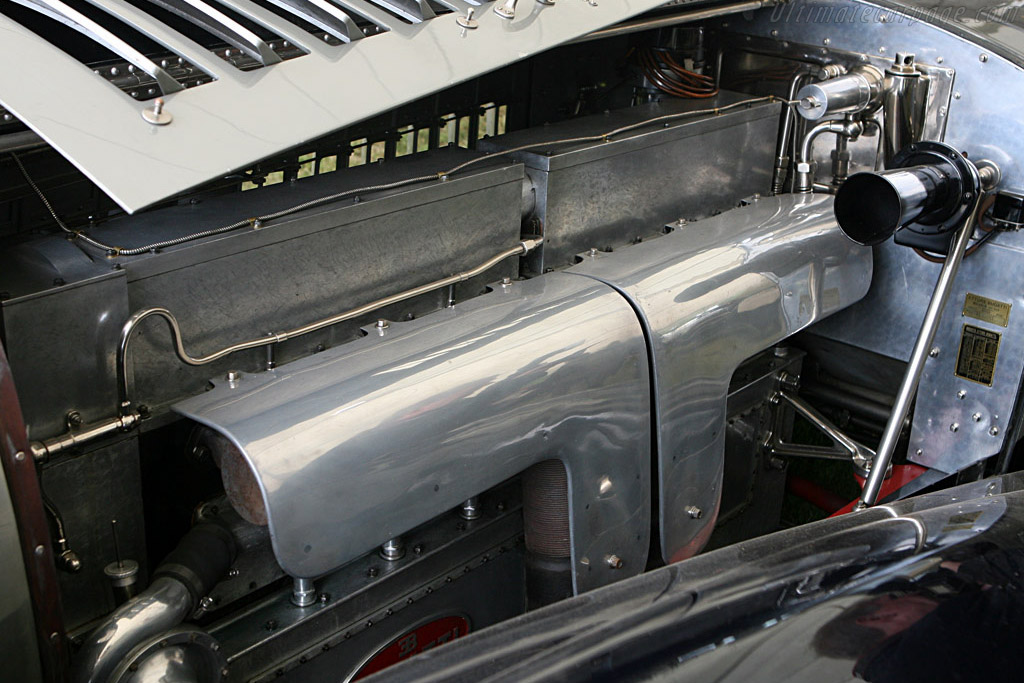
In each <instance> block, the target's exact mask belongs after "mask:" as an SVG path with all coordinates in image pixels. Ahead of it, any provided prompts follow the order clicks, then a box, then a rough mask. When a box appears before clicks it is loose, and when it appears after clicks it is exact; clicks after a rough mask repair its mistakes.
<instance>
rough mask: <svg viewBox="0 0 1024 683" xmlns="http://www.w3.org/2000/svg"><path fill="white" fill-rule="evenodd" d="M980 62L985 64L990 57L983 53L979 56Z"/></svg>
mask: <svg viewBox="0 0 1024 683" xmlns="http://www.w3.org/2000/svg"><path fill="white" fill-rule="evenodd" d="M978 61H979V62H981V63H982V64H984V63H985V62H987V61H988V55H987V54H985V53H984V52H982V53H981V54H980V55H978Z"/></svg>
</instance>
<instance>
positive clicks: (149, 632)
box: [74, 576, 195, 683]
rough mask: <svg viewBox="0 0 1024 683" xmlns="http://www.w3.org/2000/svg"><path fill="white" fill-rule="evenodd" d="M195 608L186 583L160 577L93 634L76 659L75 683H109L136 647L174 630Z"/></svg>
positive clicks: (122, 606)
mask: <svg viewBox="0 0 1024 683" xmlns="http://www.w3.org/2000/svg"><path fill="white" fill-rule="evenodd" d="M194 608H195V605H194V604H193V599H192V594H191V593H190V592H189V590H188V588H187V587H186V586H185V584H183V583H181V582H180V581H177V580H176V579H172V578H169V577H164V576H162V577H158V578H157V579H156V580H155V581H153V583H152V584H151V585H150V586H149V588H147V589H146V590H145V591H143V592H142V593H139V594H138V595H137V596H135V597H134V598H132V599H131V600H129V601H128V602H126V603H125V604H123V605H121V606H120V607H118V608H117V610H115V611H114V613H113V614H111V615H110V616H109V617H107V619H106V621H104V622H103V624H101V625H100V626H99V627H98V628H97V629H96V630H95V631H93V632H92V634H90V636H89V638H88V639H87V641H86V643H85V644H84V645H83V646H82V650H81V651H80V652H79V654H78V656H77V658H76V659H77V661H76V665H75V679H74V680H75V683H107V682H108V681H109V680H110V677H111V674H113V673H114V670H115V669H116V668H117V665H118V664H120V663H121V661H122V660H123V659H125V657H127V656H128V653H130V652H131V651H132V650H133V649H134V648H135V647H136V646H137V645H139V644H140V643H142V642H144V641H146V640H148V639H149V638H152V637H154V636H157V635H159V634H161V633H164V632H166V631H167V630H169V629H171V628H174V627H175V626H177V625H178V624H180V623H181V622H182V621H184V620H185V619H186V618H188V616H189V615H190V614H191V613H192V610H193V609H194Z"/></svg>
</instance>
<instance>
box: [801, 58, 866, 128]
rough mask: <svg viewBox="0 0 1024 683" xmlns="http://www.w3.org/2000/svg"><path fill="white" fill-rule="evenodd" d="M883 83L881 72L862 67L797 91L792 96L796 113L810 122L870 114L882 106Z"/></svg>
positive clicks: (864, 65)
mask: <svg viewBox="0 0 1024 683" xmlns="http://www.w3.org/2000/svg"><path fill="white" fill-rule="evenodd" d="M884 83H885V80H884V77H883V76H882V72H881V71H879V70H878V69H876V68H875V67H873V66H870V65H867V64H863V65H861V66H857V67H854V68H853V69H851V70H850V71H849V72H848V73H846V74H844V75H842V76H837V77H835V78H831V79H829V80H827V81H822V82H821V83H812V84H811V85H806V86H804V87H803V88H801V89H800V92H798V93H797V95H796V99H797V105H796V110H797V113H799V114H800V116H802V117H804V118H805V119H810V120H811V121H817V120H818V119H820V118H822V117H824V116H826V115H832V114H852V113H857V112H863V111H869V112H870V111H871V110H873V109H877V108H878V107H879V106H880V105H881V103H882V101H881V97H882V87H883V85H884Z"/></svg>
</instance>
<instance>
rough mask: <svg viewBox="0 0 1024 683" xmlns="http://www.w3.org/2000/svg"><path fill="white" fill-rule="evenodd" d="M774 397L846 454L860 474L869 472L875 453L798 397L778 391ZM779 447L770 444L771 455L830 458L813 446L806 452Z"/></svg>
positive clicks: (801, 447)
mask: <svg viewBox="0 0 1024 683" xmlns="http://www.w3.org/2000/svg"><path fill="white" fill-rule="evenodd" d="M776 396H777V397H778V399H779V400H781V401H785V402H786V403H787V404H788V405H789V406H790V407H792V408H793V410H795V411H796V412H797V413H798V414H799V415H800V416H801V417H803V418H804V419H805V420H807V421H808V422H810V423H811V424H812V425H814V426H815V427H816V428H817V429H818V430H819V431H820V432H822V433H823V434H825V435H826V436H828V437H829V438H830V439H832V441H834V442H835V443H836V444H837V445H838V446H839V447H841V448H842V449H843V450H844V451H845V452H846V457H847V459H848V460H852V461H853V465H854V467H856V468H857V469H858V470H859V471H860V472H861V473H867V471H868V470H870V468H871V462H872V461H873V460H874V458H875V452H874V451H873V450H871V449H870V448H868V447H867V446H865V445H864V444H861V443H858V442H857V441H854V440H853V439H851V438H850V437H848V436H847V435H846V434H844V433H843V432H842V431H841V430H840V429H839V428H838V427H836V426H835V425H834V424H832V422H831V421H830V420H828V418H826V417H825V416H824V415H822V414H821V413H819V412H818V411H817V410H816V409H815V408H814V406H812V405H811V404H809V403H807V402H806V401H804V400H803V399H802V398H800V397H799V396H795V395H793V394H791V393H789V392H786V391H780V392H778V394H776ZM780 446H781V447H779V448H777V447H776V445H775V443H774V442H773V443H772V444H771V448H772V453H773V454H775V455H786V456H797V457H800V456H807V457H830V456H827V455H825V454H824V453H823V452H822V451H819V450H816V449H815V447H813V446H812V447H810V448H809V449H808V450H804V449H803V446H802V445H796V444H781V445H780Z"/></svg>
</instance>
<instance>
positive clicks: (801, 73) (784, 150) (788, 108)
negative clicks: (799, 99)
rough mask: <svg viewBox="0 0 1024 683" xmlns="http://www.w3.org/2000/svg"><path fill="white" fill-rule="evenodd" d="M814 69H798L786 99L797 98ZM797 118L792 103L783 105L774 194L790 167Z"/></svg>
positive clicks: (777, 147) (779, 187)
mask: <svg viewBox="0 0 1024 683" xmlns="http://www.w3.org/2000/svg"><path fill="white" fill-rule="evenodd" d="M811 73H812V70H811V68H810V67H804V68H802V69H800V70H798V71H797V73H796V74H795V75H794V76H793V79H792V80H791V81H790V82H789V90H788V91H787V93H786V100H787V101H789V102H792V101H794V100H795V99H796V93H797V92H798V91H799V90H800V87H801V85H802V84H803V82H804V79H806V78H807V77H808V76H810V75H811ZM795 118H796V113H795V112H794V111H793V107H792V105H789V104H787V105H783V107H782V119H781V120H780V121H779V138H778V141H777V142H776V145H775V168H774V170H773V171H772V188H771V192H772V194H779V193H780V192H782V189H783V183H785V181H786V178H785V171H786V169H787V168H788V167H789V154H788V150H789V141H790V138H791V137H792V135H793V128H794V126H793V120H794V119H795Z"/></svg>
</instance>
